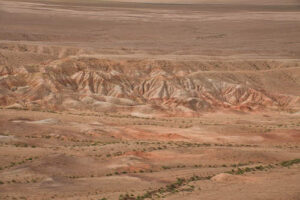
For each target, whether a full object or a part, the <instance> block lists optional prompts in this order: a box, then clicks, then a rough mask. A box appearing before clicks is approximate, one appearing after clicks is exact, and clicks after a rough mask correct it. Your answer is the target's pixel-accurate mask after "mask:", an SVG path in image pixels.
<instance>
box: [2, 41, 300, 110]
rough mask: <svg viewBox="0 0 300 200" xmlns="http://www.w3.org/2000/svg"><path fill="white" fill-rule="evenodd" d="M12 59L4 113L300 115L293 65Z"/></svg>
mask: <svg viewBox="0 0 300 200" xmlns="http://www.w3.org/2000/svg"><path fill="white" fill-rule="evenodd" d="M40 49H43V48H40ZM17 50H18V51H21V50H20V49H19V48H18V49H17ZM9 51H13V52H16V48H13V49H10V50H7V48H6V49H5V50H3V49H2V51H1V54H0V56H1V59H0V105H1V106H2V107H8V108H10V107H14V108H26V109H39V110H74V109H75V110H81V111H84V110H88V111H96V112H141V113H155V112H160V111H163V112H164V113H168V114H187V113H189V114H197V113H201V112H204V111H217V110H243V111H259V110H270V109H271V110H293V111H297V110H298V108H299V102H300V101H299V93H300V91H299V90H297V88H298V89H299V88H300V78H299V77H300V76H299V75H300V70H299V69H300V68H299V66H300V63H299V62H298V61H280V62H279V61H276V62H275V61H161V60H160V61H159V60H141V59H126V60H125V59H123V60H117V59H103V58H99V57H97V56H92V55H80V54H79V53H78V52H79V51H76V50H73V51H70V50H63V52H62V51H60V52H56V51H54V50H53V49H52V50H51V51H44V50H38V49H35V48H31V49H30V48H28V47H27V50H26V51H25V54H24V52H23V54H22V56H21V57H22V58H24V59H25V60H26V58H27V59H28V57H29V56H31V57H32V59H31V63H30V62H26V61H25V62H24V64H22V62H20V61H18V62H16V61H15V60H14V59H13V58H10V57H9ZM66 52H71V53H70V54H69V53H68V54H67V53H66ZM39 54H43V57H44V58H45V54H46V55H48V57H47V56H46V58H47V59H44V60H40V59H39V57H38V56H37V55H39ZM34 58H35V59H34ZM12 61H14V62H12Z"/></svg>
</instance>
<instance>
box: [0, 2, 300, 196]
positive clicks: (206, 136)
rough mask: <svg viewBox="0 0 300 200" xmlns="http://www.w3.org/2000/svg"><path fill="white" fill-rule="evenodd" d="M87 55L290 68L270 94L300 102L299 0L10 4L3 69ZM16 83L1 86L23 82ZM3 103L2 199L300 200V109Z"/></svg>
mask: <svg viewBox="0 0 300 200" xmlns="http://www.w3.org/2000/svg"><path fill="white" fill-rule="evenodd" d="M78 55H84V56H87V55H93V57H98V58H99V59H100V58H101V59H102V58H106V59H108V58H109V59H112V60H113V59H116V60H118V59H140V60H143V59H152V60H161V59H163V60H171V61H173V62H177V61H207V60H213V61H215V62H218V63H219V64H218V65H220V63H222V62H223V61H224V62H225V61H226V62H227V64H226V65H227V66H228V65H230V64H228V62H229V63H230V62H235V61H238V62H243V61H244V60H247V62H250V61H251V62H256V61H263V62H264V61H268V62H279V63H280V64H278V65H280V67H281V68H280V70H281V69H283V71H284V70H287V71H288V70H290V71H289V73H290V75H289V76H285V79H281V80H279V81H282V82H276V80H273V79H271V78H268V80H271V81H269V86H268V89H269V91H272V92H276V91H277V92H278V91H279V90H280V92H286V94H287V95H294V97H295V99H296V98H297V96H298V97H299V95H300V94H299V91H300V88H299V86H300V82H299V79H297V78H299V77H300V76H299V73H300V70H299V59H300V6H299V1H296V0H295V1H293V0H287V1H284V0H276V1H268V0H262V1H256V0H255V1H251V2H247V1H242V0H240V1H238V0H230V1H225V0H218V1H217V0H215V1H212V2H211V1H208V0H199V1H197V0H190V1H187V2H183V1H179V0H177V1H175V0H165V1H157V0H152V1H151V0H149V1H148V0H143V1H140V2H138V1H137V0H136V1H121V2H118V1H96V0H90V1H83V0H74V1H71V0H53V1H50V0H45V1H43V0H0V66H1V65H3V66H10V67H12V68H18V67H20V66H22V65H39V66H38V67H41V66H42V65H45V66H46V65H48V64H49V63H50V62H53V61H54V62H58V61H57V60H60V61H61V60H64V59H69V58H70V57H72V56H78ZM268 62H267V63H268ZM282 63H293V64H291V65H290V66H289V67H290V68H289V69H285V68H284V66H285V65H284V64H282ZM295 63H296V64H295ZM267 65H268V64H267ZM221 66H222V64H221ZM260 66H261V65H258V68H259V67H260ZM128 67H130V66H128ZM210 67H211V68H210V69H209V70H211V71H213V72H214V70H216V71H217V70H220V69H219V68H217V67H216V66H210ZM214 67H216V68H215V69H214ZM221 68H222V67H221ZM1 69H2V68H1ZM3 69H5V67H3ZM247 70H248V69H247ZM251 70H253V69H251ZM251 70H250V71H251ZM258 70H259V69H258ZM271 70H273V68H272V67H271ZM8 71H9V70H8ZM227 71H230V69H227ZM235 71H238V67H237V66H236V68H235ZM1 73H3V74H5V73H7V72H5V73H4V70H3V72H2V71H1V70H0V74H1ZM18 73H20V72H18ZM228 73H231V72H228ZM249 73H250V72H249ZM255 73H256V72H253V73H252V72H251V74H254V75H253V76H255ZM257 73H260V72H257ZM267 73H268V72H265V71H263V72H262V75H260V76H263V75H264V74H267ZM276 74H277V75H278V77H281V76H279V74H280V71H279V72H276ZM229 75H230V74H229ZM229 75H228V76H229ZM277 75H276V77H277ZM7 76H8V75H1V76H0V86H3V88H4V87H6V85H9V84H12V85H14V84H16V85H18V84H19V83H18V84H17V83H16V82H18V81H17V80H14V81H11V82H5V84H4V82H1V81H3V80H4V79H5V78H7ZM9 76H12V77H13V76H15V75H14V74H10V75H9ZM19 76H23V75H22V74H21V75H19ZM218 76H220V77H222V75H218ZM230 76H232V77H235V76H236V74H235V72H233V73H232V74H231V75H230ZM266 76H269V77H272V75H266ZM16 77H17V76H16ZM241 77H244V76H241ZM291 77H292V78H291ZM18 78H19V79H18V80H19V81H20V82H22V81H21V80H23V79H21V78H20V77H18ZM233 79H234V78H233ZM240 79H242V78H240V76H239V79H236V80H240ZM261 79H263V78H261ZM34 84H35V83H34ZM276 84H278V85H276ZM272 85H273V86H274V87H271V86H272ZM0 89H1V88H0ZM2 92H3V94H2V96H1V93H2ZM37 92H38V91H37ZM4 94H5V93H4V90H0V97H1V98H0V101H1V100H2V99H4V98H5V95H4ZM23 97H24V98H27V96H26V95H25V96H21V97H20V98H23ZM28 98H29V97H28ZM30 98H31V97H30ZM30 98H29V99H30ZM32 101H34V99H33V97H32ZM3 102H4V103H3ZM2 103H3V106H1V107H0V199H1V200H2V199H3V200H6V199H7V200H8V199H9V200H13V199H27V200H35V199H37V200H40V199H44V200H48V199H61V200H71V199H72V200H73V199H76V200H77V199H78V200H81V199H82V200H83V199H89V200H92V199H93V200H105V199H107V200H108V199H109V200H110V199H112V200H114V199H120V200H130V199H132V200H134V199H147V198H148V199H151V198H152V199H169V200H182V199H186V200H194V199H206V200H217V199H224V200H242V199H245V200H299V199H300V112H299V107H295V108H294V109H293V110H290V111H289V112H288V111H286V110H282V111H281V110H268V109H266V110H264V109H260V110H257V111H244V110H234V111H233V110H220V111H218V110H214V111H213V112H209V111H203V112H198V114H197V115H187V116H184V115H181V116H176V115H172V116H171V115H170V116H167V115H164V113H157V112H156V113H155V114H153V115H149V114H147V115H142V114H139V115H136V114H135V115H134V114H132V113H130V112H128V111H126V110H125V111H124V108H122V109H121V110H118V111H115V112H109V110H106V111H105V112H101V111H98V112H95V111H91V110H90V109H89V110H84V109H79V110H78V109H69V110H68V109H66V108H64V109H57V110H55V109H24V108H19V107H7V106H6V104H5V103H7V102H6V100H5V101H4V100H3V101H2ZM44 103H45V102H44ZM4 104H5V106H4ZM1 105H2V104H1ZM43 105H51V101H49V102H46V103H45V104H43ZM298 105H299V104H298ZM54 107H55V106H54ZM47 108H48V107H47Z"/></svg>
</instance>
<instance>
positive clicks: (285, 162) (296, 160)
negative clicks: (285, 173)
mask: <svg viewBox="0 0 300 200" xmlns="http://www.w3.org/2000/svg"><path fill="white" fill-rule="evenodd" d="M299 163H300V159H299V158H298V159H294V160H288V161H283V162H281V163H280V164H281V166H283V167H289V166H292V165H294V164H299Z"/></svg>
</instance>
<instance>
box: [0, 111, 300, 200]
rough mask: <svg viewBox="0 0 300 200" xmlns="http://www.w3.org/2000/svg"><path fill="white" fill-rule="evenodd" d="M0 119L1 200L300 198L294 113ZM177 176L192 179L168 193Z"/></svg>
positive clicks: (17, 114) (20, 114) (298, 125)
mask: <svg viewBox="0 0 300 200" xmlns="http://www.w3.org/2000/svg"><path fill="white" fill-rule="evenodd" d="M0 119H1V121H0V127H1V136H0V142H1V143H0V145H1V146H0V148H1V151H0V156H1V161H0V166H1V171H0V181H1V185H0V188H1V190H0V191H1V192H0V196H1V199H50V198H53V199H101V198H104V197H105V198H107V199H118V198H119V196H120V195H126V194H130V195H131V194H133V195H135V196H137V195H144V194H146V193H147V192H152V193H153V194H152V193H151V194H152V197H153V198H166V199H182V198H185V199H199V198H205V199H220V198H224V197H226V199H242V197H247V199H299V184H300V182H299V180H300V179H299V164H297V163H299V159H298V158H299V157H300V145H299V144H300V137H299V133H300V121H299V114H274V113H265V114H258V113H256V114H246V115H245V114H237V113H226V114H224V113H214V114H209V113H207V114H204V115H202V116H201V117H199V118H140V117H132V116H125V115H121V114H120V115H104V114H99V113H90V114H88V115H87V114H83V113H47V112H39V111H23V110H10V109H3V110H1V114H0ZM294 159H298V160H296V161H295V163H291V164H290V165H289V164H288V166H285V165H284V164H283V163H282V162H284V161H291V160H294ZM239 168H240V171H241V172H239V171H238V169H239ZM252 169H255V171H247V170H252ZM232 170H234V172H233V173H232V174H228V173H226V172H232ZM244 171H245V173H244ZM224 173H225V174H224ZM196 176H199V177H196ZM191 177H196V178H197V179H196V178H195V180H194V179H191ZM177 178H184V179H185V180H190V179H191V180H190V181H187V182H184V183H182V185H178V186H177V185H175V186H174V188H173V187H171V186H170V184H173V183H176V182H177ZM168 185H169V186H168ZM166 187H169V189H168V190H165V191H163V190H162V191H161V192H159V191H156V190H157V189H159V188H166Z"/></svg>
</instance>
